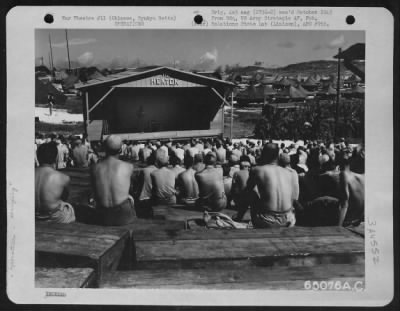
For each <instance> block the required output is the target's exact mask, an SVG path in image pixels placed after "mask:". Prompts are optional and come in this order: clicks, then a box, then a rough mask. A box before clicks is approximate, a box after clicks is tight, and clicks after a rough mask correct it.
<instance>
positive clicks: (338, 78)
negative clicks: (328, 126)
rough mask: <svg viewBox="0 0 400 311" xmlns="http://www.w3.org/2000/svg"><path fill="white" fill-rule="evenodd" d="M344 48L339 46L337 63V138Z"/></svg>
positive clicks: (336, 133)
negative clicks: (341, 61) (341, 65)
mask: <svg viewBox="0 0 400 311" xmlns="http://www.w3.org/2000/svg"><path fill="white" fill-rule="evenodd" d="M341 54H342V49H341V48H339V53H338V65H337V83H336V111H335V140H336V139H337V135H338V120H339V101H340V56H341Z"/></svg>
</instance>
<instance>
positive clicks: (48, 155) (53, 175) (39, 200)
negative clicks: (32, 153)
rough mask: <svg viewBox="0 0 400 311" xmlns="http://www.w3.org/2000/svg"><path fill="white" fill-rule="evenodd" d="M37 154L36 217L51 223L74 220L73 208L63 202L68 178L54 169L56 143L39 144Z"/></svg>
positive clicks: (66, 195)
mask: <svg viewBox="0 0 400 311" xmlns="http://www.w3.org/2000/svg"><path fill="white" fill-rule="evenodd" d="M37 154H38V155H37V156H38V161H39V164H40V166H39V167H37V168H35V212H36V213H35V214H36V219H37V220H45V221H48V222H53V223H71V222H74V221H75V212H74V209H73V208H72V206H71V205H70V204H69V203H66V202H64V200H66V199H67V197H68V185H69V182H70V178H69V176H67V175H65V174H63V173H60V172H58V171H56V170H55V166H56V158H57V154H58V150H57V145H56V143H54V142H50V143H45V144H41V145H40V146H39V148H38V151H37Z"/></svg>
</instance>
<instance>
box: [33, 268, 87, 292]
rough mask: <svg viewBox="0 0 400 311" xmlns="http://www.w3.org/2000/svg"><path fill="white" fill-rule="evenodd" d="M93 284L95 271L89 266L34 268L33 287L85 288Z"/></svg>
mask: <svg viewBox="0 0 400 311" xmlns="http://www.w3.org/2000/svg"><path fill="white" fill-rule="evenodd" d="M94 286H95V271H94V270H93V269H91V268H51V269H48V268H36V269H35V287H40V288H87V287H89V288H90V287H94Z"/></svg>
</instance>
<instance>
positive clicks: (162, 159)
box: [156, 148, 169, 167]
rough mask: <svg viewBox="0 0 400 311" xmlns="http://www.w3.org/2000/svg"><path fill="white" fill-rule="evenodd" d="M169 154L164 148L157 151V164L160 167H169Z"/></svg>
mask: <svg viewBox="0 0 400 311" xmlns="http://www.w3.org/2000/svg"><path fill="white" fill-rule="evenodd" d="M168 161H169V157H168V152H166V151H165V150H164V149H163V148H159V149H157V151H156V164H157V166H158V167H164V166H168Z"/></svg>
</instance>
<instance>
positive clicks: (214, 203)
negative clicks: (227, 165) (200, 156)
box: [195, 152, 227, 212]
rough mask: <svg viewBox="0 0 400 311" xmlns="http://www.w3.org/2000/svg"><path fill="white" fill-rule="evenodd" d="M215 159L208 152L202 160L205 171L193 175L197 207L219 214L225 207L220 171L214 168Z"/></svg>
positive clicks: (211, 153)
mask: <svg viewBox="0 0 400 311" xmlns="http://www.w3.org/2000/svg"><path fill="white" fill-rule="evenodd" d="M216 161H217V157H216V155H215V153H213V152H210V153H208V154H207V155H206V156H205V158H204V163H205V165H206V167H205V169H204V170H203V171H201V172H200V173H197V174H196V175H195V178H196V181H197V183H198V185H199V199H198V200H197V206H198V207H201V208H205V209H210V210H212V211H214V212H219V211H221V210H222V209H224V208H225V207H226V204H227V199H226V196H225V192H224V182H223V172H222V169H220V168H216V167H215V163H216Z"/></svg>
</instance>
